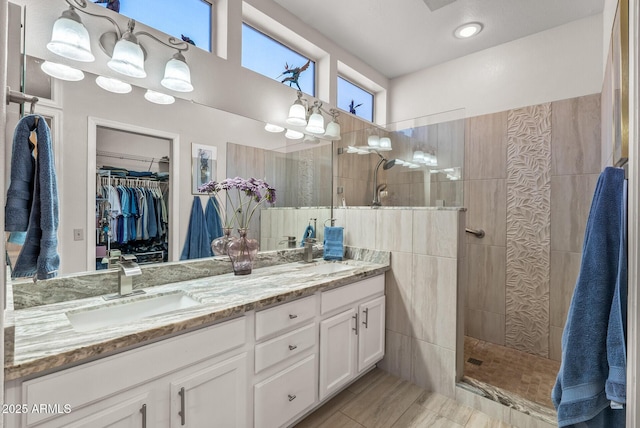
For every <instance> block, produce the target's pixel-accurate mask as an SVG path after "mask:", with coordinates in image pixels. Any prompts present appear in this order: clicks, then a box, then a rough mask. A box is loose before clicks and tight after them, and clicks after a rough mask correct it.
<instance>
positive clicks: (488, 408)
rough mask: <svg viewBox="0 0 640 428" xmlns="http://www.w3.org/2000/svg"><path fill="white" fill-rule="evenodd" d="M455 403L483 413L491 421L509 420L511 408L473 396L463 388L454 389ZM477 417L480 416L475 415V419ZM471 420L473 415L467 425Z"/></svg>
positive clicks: (479, 396) (476, 395)
mask: <svg viewBox="0 0 640 428" xmlns="http://www.w3.org/2000/svg"><path fill="white" fill-rule="evenodd" d="M456 401H457V402H458V403H461V404H465V405H467V406H469V407H472V408H474V409H476V410H478V411H479V412H482V413H485V414H486V415H487V416H489V417H490V418H492V419H496V420H498V421H509V420H511V408H509V407H507V406H504V405H502V404H500V403H498V402H497V401H493V400H490V399H488V398H485V397H483V396H481V395H478V394H474V393H473V392H471V391H467V390H466V389H464V388H460V387H456ZM479 416H480V415H476V417H479ZM472 420H473V415H472V417H471V418H470V420H469V422H468V423H470V422H471V421H472ZM507 426H508V425H507Z"/></svg>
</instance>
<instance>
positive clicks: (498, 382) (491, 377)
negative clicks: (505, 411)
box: [464, 336, 560, 409]
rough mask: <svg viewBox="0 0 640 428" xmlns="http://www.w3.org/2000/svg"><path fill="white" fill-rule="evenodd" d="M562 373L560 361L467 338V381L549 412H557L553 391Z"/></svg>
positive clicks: (465, 370) (465, 367) (465, 353)
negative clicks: (473, 381) (557, 378)
mask: <svg viewBox="0 0 640 428" xmlns="http://www.w3.org/2000/svg"><path fill="white" fill-rule="evenodd" d="M470 360H471V362H470ZM479 362H480V363H479ZM474 363H475V364H474ZM558 370H560V363H559V362H558V361H553V360H550V359H547V358H543V357H538V356H535V355H531V354H528V353H526V352H522V351H517V350H515V349H511V348H507V347H504V346H500V345H496V344H493V343H489V342H485V341H482V340H479V339H474V338H472V337H468V336H465V338H464V376H465V377H467V378H471V379H475V380H477V381H480V382H482V383H486V384H489V385H491V386H494V387H496V388H500V389H502V390H504V391H508V392H510V393H514V394H516V395H518V396H520V397H522V398H524V399H526V400H528V401H532V402H534V403H536V404H538V405H540V406H543V407H547V408H549V409H553V404H552V403H551V390H552V389H553V385H554V384H555V381H556V375H557V374H558Z"/></svg>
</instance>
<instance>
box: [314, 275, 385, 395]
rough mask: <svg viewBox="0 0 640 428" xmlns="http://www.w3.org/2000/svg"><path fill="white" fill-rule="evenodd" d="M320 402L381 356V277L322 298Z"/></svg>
mask: <svg viewBox="0 0 640 428" xmlns="http://www.w3.org/2000/svg"><path fill="white" fill-rule="evenodd" d="M321 313H322V321H321V322H320V390H319V394H320V397H319V398H320V400H323V399H324V398H325V397H327V396H329V395H331V394H333V393H335V392H337V391H338V390H340V389H341V388H342V387H343V386H344V385H346V384H348V383H349V382H350V381H351V380H353V379H354V378H355V377H356V376H357V375H358V374H359V373H361V372H362V371H364V370H366V369H368V368H370V367H372V366H373V365H374V364H375V363H376V362H378V361H379V360H380V359H382V357H383V356H384V331H385V321H384V317H385V296H384V276H382V275H380V276H377V277H373V278H369V279H365V280H363V281H360V282H357V283H355V284H351V285H347V286H344V287H340V288H337V289H335V290H331V291H327V292H324V293H322V295H321Z"/></svg>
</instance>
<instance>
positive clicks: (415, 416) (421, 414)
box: [393, 404, 463, 428]
mask: <svg viewBox="0 0 640 428" xmlns="http://www.w3.org/2000/svg"><path fill="white" fill-rule="evenodd" d="M393 427H394V428H422V427H429V428H463V425H459V424H457V423H455V422H453V421H450V420H449V419H447V418H445V417H443V416H440V415H438V414H436V413H434V412H432V411H430V410H428V409H425V408H424V407H422V406H419V405H417V404H412V405H411V406H410V407H409V408H408V409H407V411H406V412H404V414H403V415H402V416H401V417H400V419H398V421H397V422H396V423H395V424H393Z"/></svg>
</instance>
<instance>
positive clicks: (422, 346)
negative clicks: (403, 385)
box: [411, 339, 456, 398]
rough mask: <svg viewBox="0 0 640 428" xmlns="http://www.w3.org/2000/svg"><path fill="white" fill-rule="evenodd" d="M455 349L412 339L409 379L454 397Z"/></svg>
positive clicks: (427, 388)
mask: <svg viewBox="0 0 640 428" xmlns="http://www.w3.org/2000/svg"><path fill="white" fill-rule="evenodd" d="M455 360H456V356H455V351H451V350H449V349H445V348H441V347H440V346H437V345H433V344H431V343H428V342H423V341H422V340H417V339H413V343H412V367H411V381H412V382H413V383H415V384H416V385H418V386H420V387H422V388H424V389H426V390H427V391H433V392H437V393H439V394H442V395H445V396H447V397H451V398H454V396H455V395H454V394H455V370H456V367H455V366H456V363H455Z"/></svg>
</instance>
